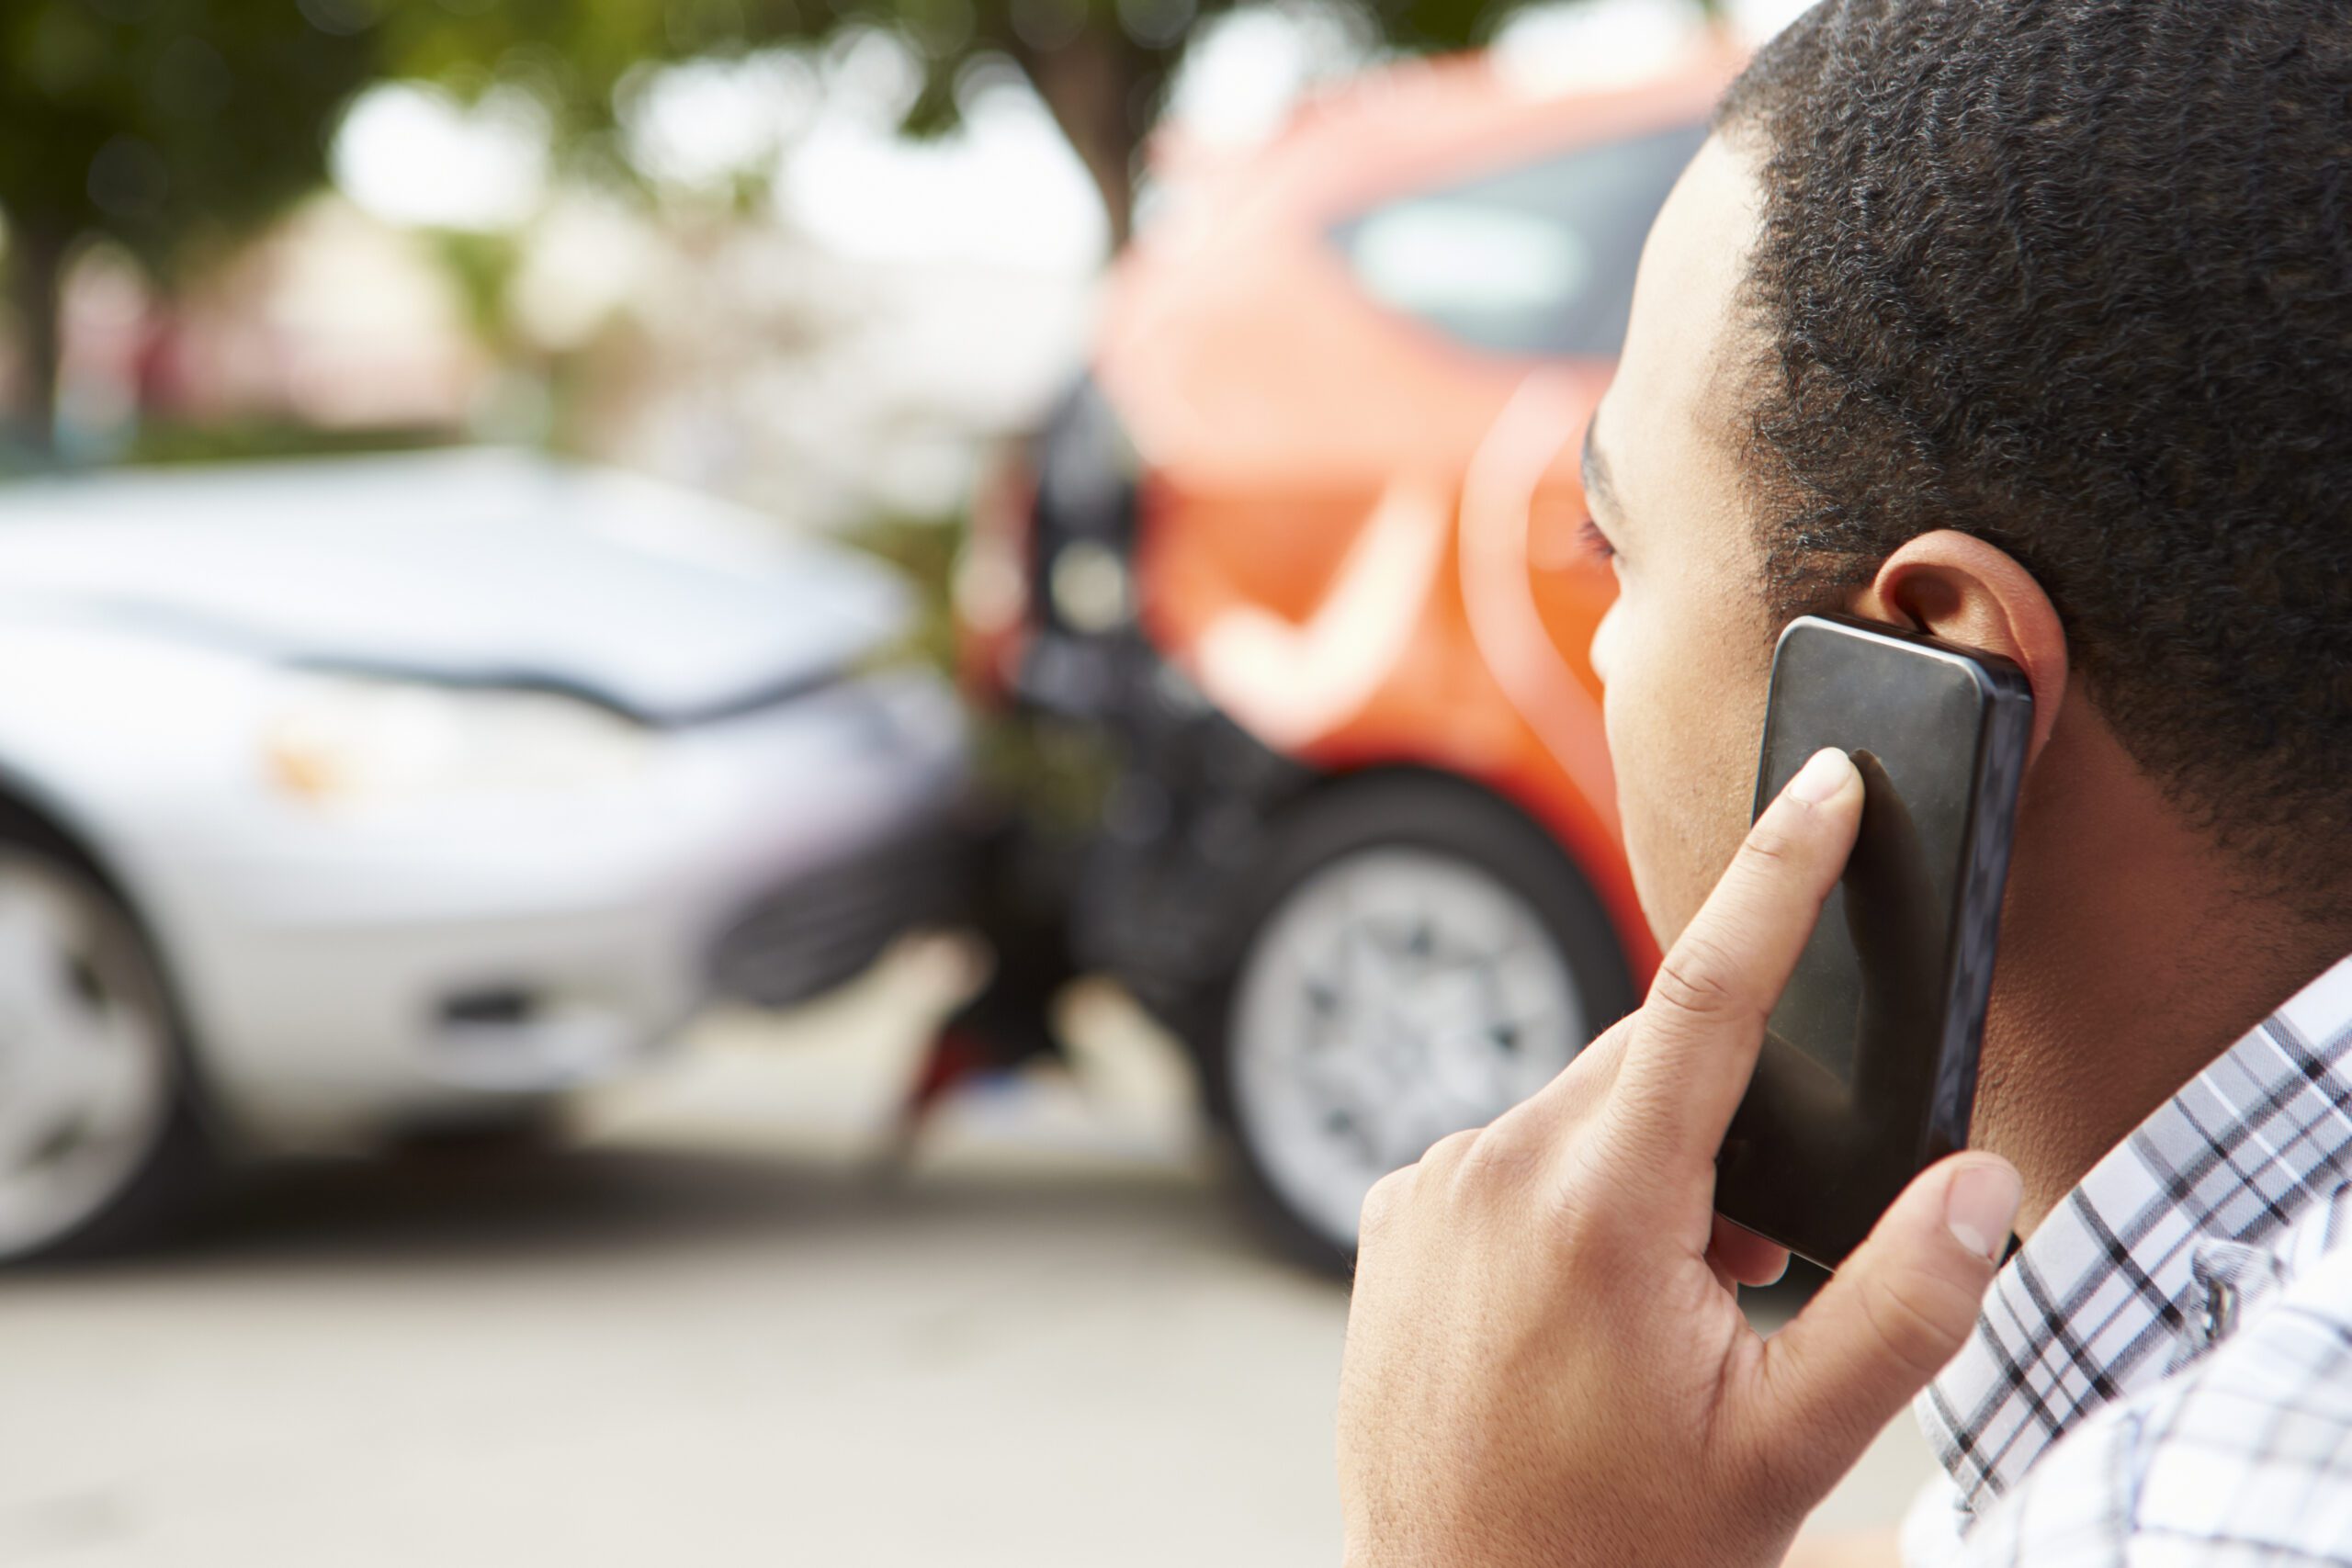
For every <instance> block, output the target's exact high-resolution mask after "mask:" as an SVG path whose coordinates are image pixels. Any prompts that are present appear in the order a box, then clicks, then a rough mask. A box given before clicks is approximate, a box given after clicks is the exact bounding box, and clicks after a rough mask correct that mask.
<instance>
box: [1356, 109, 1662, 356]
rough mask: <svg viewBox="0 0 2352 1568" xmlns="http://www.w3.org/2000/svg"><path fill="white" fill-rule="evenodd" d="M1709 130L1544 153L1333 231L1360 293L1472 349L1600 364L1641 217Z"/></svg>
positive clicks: (1649, 213)
mask: <svg viewBox="0 0 2352 1568" xmlns="http://www.w3.org/2000/svg"><path fill="white" fill-rule="evenodd" d="M1706 134H1707V133H1706V128H1705V127H1704V126H1700V125H1680V126H1676V127H1674V128H1673V129H1671V130H1662V131H1657V132H1654V133H1652V134H1649V135H1646V136H1640V137H1634V138H1631V139H1628V140H1625V141H1610V142H1604V143H1600V144H1599V145H1587V146H1582V147H1578V148H1576V149H1574V150H1572V151H1569V152H1555V153H1553V154H1551V155H1548V156H1546V157H1544V158H1542V159H1539V160H1537V161H1535V162H1532V163H1527V164H1519V165H1516V166H1514V167H1512V168H1509V169H1505V170H1503V171H1501V172H1499V173H1493V174H1487V175H1478V176H1477V177H1476V178H1473V179H1468V180H1464V181H1461V182H1458V183H1456V184H1453V185H1448V186H1440V187H1437V188H1435V189H1430V190H1423V191H1419V192H1416V193H1415V194H1413V195H1411V196H1408V197H1403V198H1401V199H1399V200H1397V201H1392V202H1388V203H1386V204H1385V205H1383V206H1380V207H1376V208H1374V209H1371V210H1370V211H1368V212H1364V213H1361V214H1359V215H1357V216H1356V217H1353V218H1351V219H1348V220H1346V221H1344V222H1341V223H1340V224H1338V225H1337V226H1335V227H1334V228H1333V229H1332V231H1331V238H1332V241H1333V243H1336V244H1337V245H1338V246H1339V248H1340V253H1341V254H1343V255H1344V256H1346V258H1347V261H1348V265H1349V268H1350V270H1351V271H1352V272H1353V274H1354V275H1355V277H1356V280H1357V282H1358V283H1360V284H1361V285H1362V286H1363V288H1364V291H1365V292H1366V293H1368V294H1370V295H1371V296H1372V297H1373V298H1374V299H1377V300H1379V301H1380V302H1381V303H1383V304H1385V305H1387V306H1389V307H1391V308H1392V309H1395V310H1401V311H1404V312H1405V313H1406V314H1408V315H1409V316H1412V317H1414V318H1416V319H1417V320H1419V321H1423V322H1426V323H1427V324H1429V325H1430V326H1432V327H1435V328H1437V329H1438V330H1439V331H1440V332H1442V333H1446V334H1447V335H1448V336H1449V337H1452V338H1453V339H1455V340H1457V341H1459V342H1461V343H1464V344H1469V345H1470V346H1472V347H1474V348H1480V349H1487V350H1494V351H1498V352H1501V353H1505V354H1522V355H1545V356H1555V357H1566V358H1599V359H1609V358H1614V357H1615V356H1616V354H1617V351H1618V349H1619V347H1620V346H1621V345H1622V344H1623V342H1624V337H1625V318H1626V315H1627V312H1628V310H1630V308H1631V306H1632V302H1633V297H1634V265H1635V264H1636V263H1637V262H1638V261H1639V260H1640V258H1641V252H1642V240H1643V238H1644V236H1645V235H1646V234H1647V233H1648V232H1649V227H1650V222H1651V220H1653V219H1655V218H1656V217H1657V210H1658V209H1659V208H1660V207H1661V206H1663V205H1665V202H1666V193H1667V192H1668V189H1669V188H1671V187H1672V186H1673V184H1674V181H1675V178H1676V176H1677V175H1679V174H1681V172H1682V167H1683V165H1684V164H1688V163H1689V162H1690V161H1691V154H1692V153H1694V152H1697V151H1698V150H1699V144H1700V142H1702V141H1704V140H1706Z"/></svg>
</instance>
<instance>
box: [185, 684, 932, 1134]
mask: <svg viewBox="0 0 2352 1568" xmlns="http://www.w3.org/2000/svg"><path fill="white" fill-rule="evenodd" d="M966 789H967V750H966V741H965V733H964V727H963V722H962V718H961V716H960V711H959V709H958V707H957V705H956V701H955V698H954V695H953V694H952V693H951V692H949V691H948V690H947V688H946V687H945V686H944V683H943V682H938V681H937V680H935V679H933V678H932V677H930V676H927V675H920V674H910V673H898V674H890V675H884V676H874V677H867V678H863V679H859V680H855V681H851V682H843V683H841V684H839V685H836V686H833V687H831V688H827V689H825V690H823V691H820V692H816V693H812V694H806V695H804V696H801V697H799V698H797V699H795V700H793V701H791V702H789V703H785V704H779V705H775V706H773V707H769V708H764V709H762V710H759V711H756V712H752V713H749V714H744V715H740V716H735V717H731V718H728V719H725V720H723V721H718V722H714V723H709V724H704V725H698V726H694V727H690V728H681V729H676V730H670V731H663V732H661V733H660V734H659V736H658V738H657V744H656V745H655V747H654V749H653V755H652V757H651V758H650V761H649V763H648V765H647V766H646V767H645V769H644V770H643V773H642V776H641V777H640V778H639V779H636V780H634V781H632V782H631V784H628V786H626V787H620V788H614V789H608V790H604V791H601V792H599V793H597V794H596V795H593V796H587V795H583V796H580V797H577V798H571V797H567V798H564V799H560V800H559V799H552V798H551V799H547V800H541V801H514V800H510V801H506V802H503V803H497V804H492V803H487V802H483V803H473V804H469V805H466V806H464V807H438V808H435V809H432V810H429V811H428V810H424V809H423V808H420V809H418V810H417V811H416V812H414V813H413V814H409V815H403V816H400V817H382V818H368V819H348V820H345V819H336V818H327V817H321V816H317V815H313V814H311V813H309V812H306V811H304V810H302V809H301V808H300V807H294V806H291V805H288V806H286V807H282V808H277V809H275V810H273V811H272V812H269V813H265V814H258V815H249V816H247V817H246V818H241V819H240V820H239V822H238V823H237V824H236V826H235V827H234V828H233V829H232V830H230V831H226V832H224V833H222V834H221V835H220V836H218V837H216V838H213V839H211V840H209V841H207V842H205V843H203V844H201V845H185V844H181V845H166V844H157V845H151V846H148V847H147V849H146V852H144V853H142V854H141V856H140V857H139V859H140V861H141V863H142V865H143V866H144V867H145V868H146V871H147V875H146V877H145V878H144V881H145V883H146V884H147V886H144V887H142V888H141V901H142V903H143V905H144V906H145V907H146V910H147V913H148V915H149V918H150V920H151V923H153V925H154V927H155V928H156V934H157V937H158V939H159V945H160V946H161V947H162V948H163V950H164V953H165V955H166V960H167V963H168V964H169V965H170V967H171V969H172V971H173V974H174V976H175V980H176V981H177V984H178V987H179V990H180V992H181V996H182V999H183V1002H184V1004H185V1005H186V1007H187V1010H188V1012H189V1014H190V1021H191V1024H192V1032H193V1033H194V1035H195V1038H196V1044H197V1049H198V1070H199V1072H200V1073H201V1074H202V1075H203V1077H204V1078H205V1080H206V1082H207V1084H208V1087H209V1089H210V1090H211V1091H212V1092H213V1094H214V1096H215V1098H216V1099H217V1100H219V1101H220V1103H221V1104H222V1106H223V1107H224V1108H226V1109H227V1110H228V1111H230V1112H231V1114H232V1119H233V1120H235V1121H236V1122H239V1123H240V1124H241V1125H243V1126H244V1127H246V1128H250V1129H254V1130H257V1131H259V1132H260V1133H261V1134H263V1135H264V1137H265V1138H266V1139H270V1140H274V1141H285V1140H288V1139H302V1138H307V1137H310V1136H312V1135H315V1134H343V1133H347V1132H350V1131H353V1130H356V1129H366V1128H371V1127H379V1126H386V1125H392V1124H398V1123H401V1122H414V1121H420V1120H430V1119H434V1118H436V1117H448V1116H461V1115H464V1114H465V1113H467V1112H468V1111H478V1110H479V1109H480V1108H481V1107H482V1106H483V1105H484V1103H485V1102H493V1103H494V1102H496V1101H499V1100H514V1099H516V1098H518V1097H521V1098H528V1097H537V1096H544V1095H548V1094H551V1093H556V1092H560V1091H561V1090H564V1089H571V1088H575V1087H578V1086H581V1085H584V1084H587V1083H591V1082H594V1081H596V1080H598V1079H601V1078H604V1077H609V1076H611V1075H613V1074H614V1073H616V1072H618V1071H620V1070H622V1069H624V1068H626V1067H627V1066H629V1065H631V1064H632V1063H634V1062H636V1061H638V1060H639V1059H640V1058H642V1057H643V1056H644V1055H646V1054H647V1053H648V1051H649V1050H650V1049H651V1048H652V1047H654V1046H655V1045H657V1044H659V1043H661V1042H662V1040H663V1039H664V1038H666V1037H667V1036H669V1035H670V1034H671V1033H673V1032H674V1030H675V1029H676V1027H677V1025H678V1024H679V1023H680V1022H681V1021H683V1020H684V1018H685V1016H686V1015H687V1014H688V1013H689V1012H691V1011H692V1010H694V1009H695V1007H696V1006H698V1005H699V1004H700V1003H702V1002H703V1001H704V1000H706V999H707V998H709V997H710V996H711V995H713V994H714V992H717V991H720V990H724V989H729V988H732V989H735V990H738V991H741V992H744V993H747V994H749V995H751V996H752V998H754V999H757V1000H761V1001H765V1002H772V1003H782V1002H786V1001H791V1000H795V999H797V998H799V997H800V996H804V995H807V994H809V993H810V992H811V991H813V990H815V989H818V988H820V987H824V986H826V985H830V984H831V983H832V982H833V981H836V980H839V979H842V978H846V977H847V976H848V975H850V974H852V973H854V972H855V970H856V969H857V968H859V967H862V966H863V964H864V963H865V962H866V961H867V960H870V959H871V958H872V957H873V956H874V954H875V953H877V952H878V951H879V950H880V949H881V947H882V946H883V945H884V944H885V943H887V942H888V941H889V940H890V939H891V938H892V937H893V936H895V935H897V934H898V933H899V931H903V930H905V929H906V928H907V926H908V925H909V924H910V923H912V922H914V921H917V920H920V919H923V918H926V917H927V916H929V915H931V914H933V913H934V912H937V911H940V910H944V908H946V901H947V900H949V899H951V898H952V897H953V895H954V890H955V883H956V876H957V874H958V872H959V867H958V865H957V863H956V861H955V858H954V856H953V853H952V851H951V850H950V849H949V847H948V844H949V837H948V829H949V824H950V822H951V819H952V818H954V816H955V815H956V812H957V811H958V810H959V809H960V807H961V805H962V802H963V800H964V798H965V794H966ZM926 871H928V872H929V873H930V874H928V875H926Z"/></svg>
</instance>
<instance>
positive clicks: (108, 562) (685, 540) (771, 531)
mask: <svg viewBox="0 0 2352 1568" xmlns="http://www.w3.org/2000/svg"><path fill="white" fill-rule="evenodd" d="M0 615H41V616H51V617H53V616H56V615H71V616H74V617H76V618H81V617H99V618H103V619H106V620H108V621H118V622H122V623H126V624H128V625H129V626H132V627H134V628H136V629H138V630H140V631H141V632H144V633H147V634H150V635H157V634H160V635H165V636H178V637H189V638H195V639H201V640H203V641H205V642H207V643H208V644H211V645H214V646H221V645H228V646H232V647H237V648H242V649H249V650H251V651H253V652H254V653H255V654H257V655H259V656H262V657H267V658H271V659H276V660H284V661H287V662H289V663H297V664H304V665H312V666H330V667H340V668H347V669H357V670H368V671H380V672H382V673H386V674H406V675H413V676H419V677H424V678H429V679H441V680H454V681H463V682H517V683H524V684H536V685H547V686H554V687H559V688H562V689H566V690H571V691H574V692H577V693H578V694H582V695H583V696H587V697H590V698H592V699H593V700H595V701H599V702H603V703H605V704H608V705H612V706H615V707H617V708H620V709H622V710H624V711H627V712H629V713H631V714H634V715H636V716H639V717H641V718H644V719H646V720H648V721H650V722H655V723H680V722H685V721H689V720H692V719H695V718H699V717H704V716H712V715H716V714H720V713H724V712H728V711H731V710H734V709H738V708H741V707H744V706H748V705H754V704H757V703H760V702H763V701H767V700H773V699H775V698H777V697H780V696H783V695H786V694H789V693H790V692H792V691H795V690H797V689H799V688H802V687H805V686H808V685H811V684H815V683H818V682H822V681H825V680H828V679H830V678H831V677H832V676H833V675H835V674H838V673H839V672H840V671H842V669H844V668H845V667H846V666H849V665H851V664H854V663H855V662H856V661H858V660H861V659H863V658H865V656H866V655H868V654H870V653H872V652H873V651H875V650H876V649H878V648H879V647H881V646H882V645H884V644H886V643H887V642H888V641H889V640H890V639H892V638H893V637H897V636H898V635H899V633H900V632H901V631H902V630H903V629H904V627H905V626H906V625H907V624H908V621H909V617H910V596H909V594H908V592H907V591H906V589H905V588H904V586H903V585H902V584H901V583H900V581H899V579H898V578H897V577H896V576H894V575H893V574H892V573H891V572H890V571H889V570H888V569H887V568H885V567H884V566H882V565H881V564H880V563H878V562H876V561H875V560H872V559H870V558H867V557H865V556H863V555H860V554H858V553H856V552H854V551H852V550H850V549H848V548H845V547H840V546H836V545H831V544H828V543H825V542H822V541H820V540H815V539H811V538H808V537H805V536H794V535H791V534H790V533H788V532H787V531H786V529H785V528H783V527H782V526H781V525H777V524H775V523H773V522H771V521H768V520H766V519H763V518H761V517H759V516H758V515H757V514H756V513H749V512H747V511H744V510H742V509H740V508H737V507H734V506H731V505H729V504H728V503H726V502H718V501H715V500H713V499H711V498H709V497H707V496H702V495H698V494H695V493H694V492H692V491H683V490H679V489H675V488H673V487H671V486H667V485H663V484H661V483H658V482H655V481H653V480H650V479H639V478H637V477H634V476H630V475H626V474H621V473H616V472H612V471H608V470H601V469H593V468H580V467H576V466H571V465H567V464H561V463H558V462H555V461H552V460H549V459H546V458H540V457H529V456H525V455H521V454H516V453H512V452H503V451H493V450H480V449H477V450H470V451H456V452H446V453H431V454H423V455H414V456H402V457H364V458H335V459H329V460H314V461H305V462H295V463H277V464H266V465H236V466H226V467H220V468H154V469H141V470H135V471H127V472H119V473H111V474H105V475H98V476H93V477H88V478H78V477H77V478H66V479H41V480H36V481H31V482H28V483H22V484H16V485H10V486H7V487H6V488H5V489H0Z"/></svg>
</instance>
